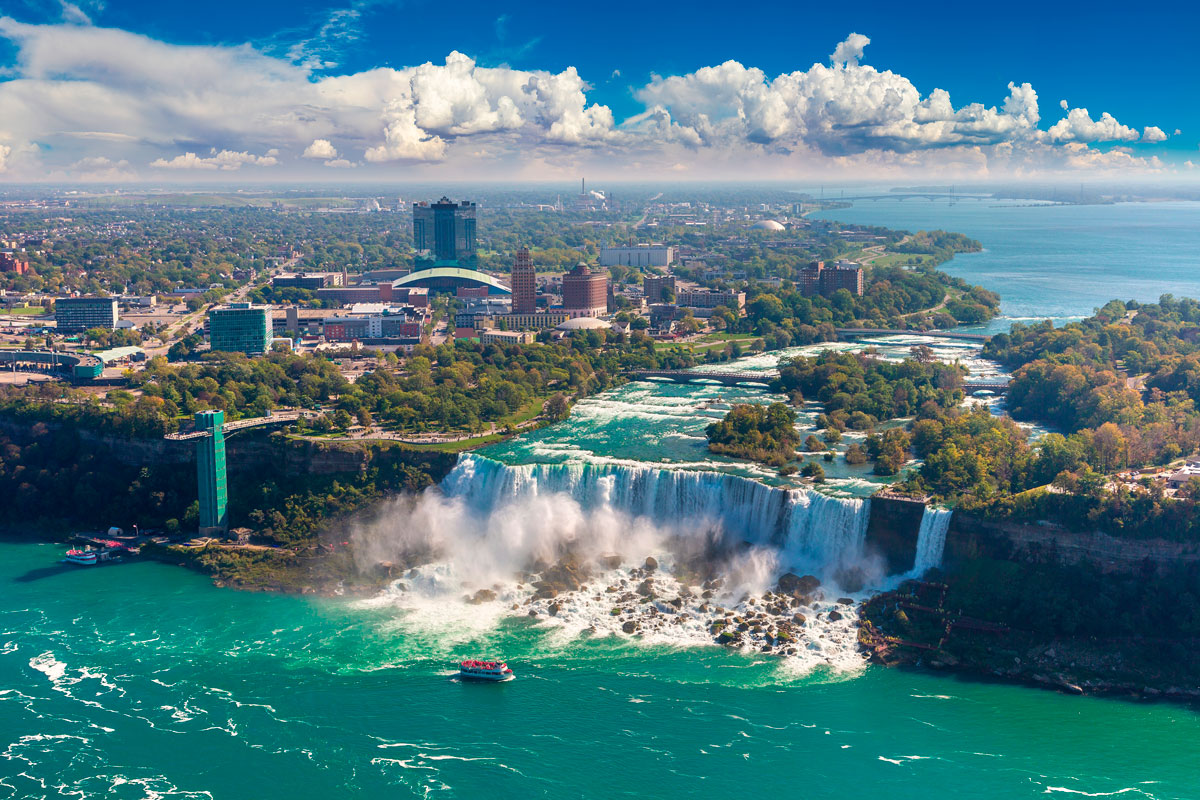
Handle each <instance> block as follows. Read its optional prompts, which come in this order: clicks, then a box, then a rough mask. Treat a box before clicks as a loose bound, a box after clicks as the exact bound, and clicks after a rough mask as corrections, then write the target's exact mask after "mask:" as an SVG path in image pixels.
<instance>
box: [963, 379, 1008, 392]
mask: <svg viewBox="0 0 1200 800" xmlns="http://www.w3.org/2000/svg"><path fill="white" fill-rule="evenodd" d="M963 391H964V392H966V393H967V394H974V393H975V392H995V393H996V394H1004V393H1005V392H1007V391H1008V381H968V382H966V383H964V384H963Z"/></svg>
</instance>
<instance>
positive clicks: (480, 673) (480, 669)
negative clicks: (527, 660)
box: [458, 659, 516, 682]
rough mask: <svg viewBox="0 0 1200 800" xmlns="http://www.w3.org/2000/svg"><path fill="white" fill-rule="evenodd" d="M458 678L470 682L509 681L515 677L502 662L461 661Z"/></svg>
mask: <svg viewBox="0 0 1200 800" xmlns="http://www.w3.org/2000/svg"><path fill="white" fill-rule="evenodd" d="M458 676H459V677H460V678H462V679H464V680H472V681H493V682H499V681H511V680H512V679H513V678H515V677H516V676H515V675H513V671H512V670H511V669H509V668H508V664H505V663H504V662H503V661H476V660H473V659H470V660H467V661H462V662H460V663H459V665H458Z"/></svg>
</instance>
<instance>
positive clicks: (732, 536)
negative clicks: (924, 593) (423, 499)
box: [442, 454, 940, 568]
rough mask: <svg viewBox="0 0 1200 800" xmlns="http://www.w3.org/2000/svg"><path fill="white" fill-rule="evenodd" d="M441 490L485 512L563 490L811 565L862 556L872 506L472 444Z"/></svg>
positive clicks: (604, 510) (720, 478)
mask: <svg viewBox="0 0 1200 800" xmlns="http://www.w3.org/2000/svg"><path fill="white" fill-rule="evenodd" d="M442 491H443V492H444V493H445V494H446V495H447V496H448V497H451V498H457V499H459V500H461V501H462V502H464V503H465V504H466V505H467V506H468V507H469V508H471V509H473V510H474V511H475V512H477V513H478V514H480V515H481V516H483V517H485V518H486V517H487V516H488V515H490V514H492V513H493V512H495V511H497V510H498V509H502V508H511V507H512V506H513V505H514V504H518V505H519V504H522V503H523V502H525V501H532V500H535V499H537V498H545V497H549V496H567V497H569V498H571V499H572V500H573V501H574V502H575V503H577V504H578V505H579V507H580V510H581V511H582V512H583V513H584V514H588V515H595V514H611V513H613V512H618V513H621V514H625V515H628V516H629V517H632V518H635V519H638V520H642V521H644V522H649V523H650V524H652V525H654V526H656V527H659V528H662V529H665V530H668V531H670V532H671V534H672V535H673V536H676V537H680V538H683V539H688V538H694V539H697V540H701V541H704V540H708V541H712V542H714V543H716V544H724V545H737V544H740V543H742V542H748V543H750V544H752V545H758V546H764V547H770V548H772V549H774V550H777V551H778V552H779V553H780V556H781V559H782V560H783V561H785V562H786V563H787V564H789V565H807V566H810V567H812V568H821V567H833V566H836V565H838V564H839V563H851V562H854V561H857V560H859V559H860V558H861V557H862V555H863V542H864V540H865V537H866V529H867V520H868V515H869V501H866V500H858V499H841V498H835V497H829V496H827V495H823V494H820V493H818V492H811V491H807V490H805V489H781V488H773V487H770V486H767V485H765V484H762V483H759V482H758V481H753V480H749V479H746V478H741V477H737V476H734V475H727V474H724V473H719V472H700V471H694V470H671V469H659V468H656V467H652V466H624V465H595V464H582V463H566V464H521V465H513V466H510V465H506V464H503V463H501V462H499V461H495V460H493V459H489V458H486V457H483V456H479V455H475V454H463V455H462V456H460V458H459V461H458V464H457V465H456V466H455V468H454V469H453V470H452V471H451V473H450V474H449V475H448V476H446V478H445V480H443V481H442ZM939 552H940V551H939Z"/></svg>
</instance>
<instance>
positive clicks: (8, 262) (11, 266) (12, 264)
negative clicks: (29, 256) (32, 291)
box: [0, 253, 29, 275]
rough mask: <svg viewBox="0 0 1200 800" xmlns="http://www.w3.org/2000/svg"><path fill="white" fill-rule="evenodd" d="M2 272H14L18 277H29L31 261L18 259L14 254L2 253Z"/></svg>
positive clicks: (0, 265) (0, 269)
mask: <svg viewBox="0 0 1200 800" xmlns="http://www.w3.org/2000/svg"><path fill="white" fill-rule="evenodd" d="M0 272H12V273H15V274H17V275H28V274H29V261H28V260H25V259H20V258H17V257H16V256H15V255H13V254H12V253H0Z"/></svg>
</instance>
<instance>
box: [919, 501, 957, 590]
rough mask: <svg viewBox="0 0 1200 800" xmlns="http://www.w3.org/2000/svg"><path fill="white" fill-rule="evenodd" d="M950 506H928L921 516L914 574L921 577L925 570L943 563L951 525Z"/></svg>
mask: <svg viewBox="0 0 1200 800" xmlns="http://www.w3.org/2000/svg"><path fill="white" fill-rule="evenodd" d="M953 513H954V512H953V511H951V510H950V509H948V508H935V507H934V506H926V507H925V514H924V515H923V516H922V517H921V528H920V530H919V532H918V533H917V555H916V560H915V561H914V563H913V570H912V574H913V575H915V576H917V577H920V576H922V575H924V574H925V570H927V569H931V568H933V567H940V566H941V565H942V552H943V551H944V550H945V548H946V530H947V529H948V528H949V527H950V516H951V514H953Z"/></svg>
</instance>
